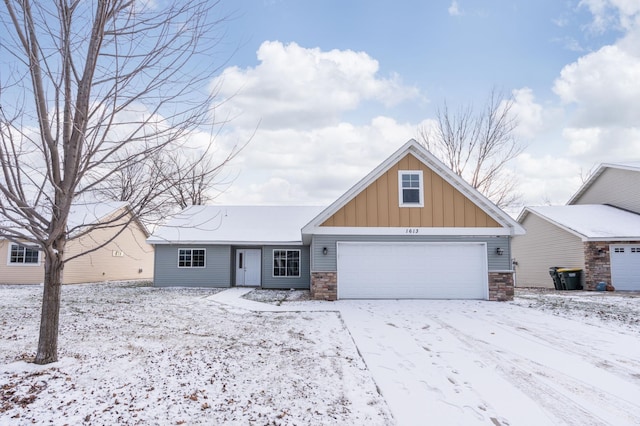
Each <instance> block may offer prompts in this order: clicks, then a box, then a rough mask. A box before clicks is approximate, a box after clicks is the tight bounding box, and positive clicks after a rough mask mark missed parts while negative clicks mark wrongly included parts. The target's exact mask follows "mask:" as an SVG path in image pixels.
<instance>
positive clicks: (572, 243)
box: [513, 163, 640, 290]
mask: <svg viewBox="0 0 640 426" xmlns="http://www.w3.org/2000/svg"><path fill="white" fill-rule="evenodd" d="M639 188H640V164H638V163H624V164H601V165H600V166H599V167H598V168H597V169H596V171H595V172H594V173H593V174H592V175H591V177H590V178H589V179H588V180H587V181H586V182H585V183H584V184H583V185H582V187H581V188H580V189H579V190H578V191H577V192H576V193H575V194H574V195H573V196H572V197H571V199H570V200H569V202H568V203H567V205H564V206H544V207H527V208H525V209H524V210H523V211H522V213H521V214H520V216H519V217H518V222H519V223H520V224H521V225H522V226H523V227H524V228H525V229H526V230H527V233H526V235H522V236H517V237H515V238H514V239H513V252H514V258H515V261H516V262H517V266H516V285H517V286H521V287H549V288H553V281H552V280H551V277H550V276H549V273H548V271H549V268H550V267H553V266H562V267H570V268H580V269H582V270H583V273H582V285H583V287H584V288H585V289H588V290H594V289H595V287H596V285H597V284H598V283H599V282H605V283H607V284H613V286H614V287H615V288H616V289H617V290H640V189H639Z"/></svg>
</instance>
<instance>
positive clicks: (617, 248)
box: [613, 247, 624, 253]
mask: <svg viewBox="0 0 640 426" xmlns="http://www.w3.org/2000/svg"><path fill="white" fill-rule="evenodd" d="M613 252H614V253H624V247H615V248H614V249H613Z"/></svg>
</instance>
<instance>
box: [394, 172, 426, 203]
mask: <svg viewBox="0 0 640 426" xmlns="http://www.w3.org/2000/svg"><path fill="white" fill-rule="evenodd" d="M422 193H423V188H422V170H400V171H399V172H398V196H399V202H400V207H422V206H424V197H423V194H422Z"/></svg>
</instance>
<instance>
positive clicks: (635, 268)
mask: <svg viewBox="0 0 640 426" xmlns="http://www.w3.org/2000/svg"><path fill="white" fill-rule="evenodd" d="M609 253H610V255H611V284H613V286H614V287H615V288H616V290H640V244H612V245H611V246H610V247H609Z"/></svg>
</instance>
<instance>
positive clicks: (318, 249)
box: [311, 235, 511, 272]
mask: <svg viewBox="0 0 640 426" xmlns="http://www.w3.org/2000/svg"><path fill="white" fill-rule="evenodd" d="M337 241H361V242H474V243H478V242H484V243H487V259H488V263H489V265H488V267H489V271H509V270H511V249H510V245H509V237H507V236H499V237H486V236H483V237H472V236H457V235H456V236H434V235H411V236H409V237H406V236H403V235H314V236H313V241H312V243H311V255H312V262H311V264H312V271H314V272H334V271H336V270H337V262H336V242H337ZM324 247H326V248H327V254H326V255H324V254H323V253H322V252H323V248H324ZM498 247H500V248H502V249H503V250H504V254H503V255H502V256H499V255H497V254H496V249H497V248H498ZM461 266H462V265H461Z"/></svg>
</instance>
